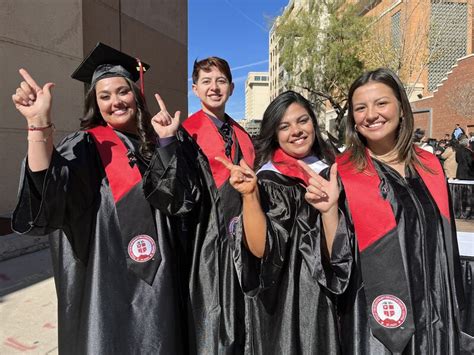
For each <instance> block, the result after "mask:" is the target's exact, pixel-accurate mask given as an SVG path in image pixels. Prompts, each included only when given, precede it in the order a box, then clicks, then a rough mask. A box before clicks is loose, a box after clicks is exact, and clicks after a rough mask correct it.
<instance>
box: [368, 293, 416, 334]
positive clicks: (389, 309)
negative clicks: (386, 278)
mask: <svg viewBox="0 0 474 355" xmlns="http://www.w3.org/2000/svg"><path fill="white" fill-rule="evenodd" d="M372 315H373V316H374V318H375V320H376V321H377V323H379V324H380V325H381V326H382V327H385V328H398V327H399V326H401V325H402V324H403V322H404V321H405V319H406V317H407V307H406V306H405V303H403V301H402V300H401V299H399V298H398V297H395V296H393V295H380V296H378V297H377V298H376V299H375V300H374V302H372Z"/></svg>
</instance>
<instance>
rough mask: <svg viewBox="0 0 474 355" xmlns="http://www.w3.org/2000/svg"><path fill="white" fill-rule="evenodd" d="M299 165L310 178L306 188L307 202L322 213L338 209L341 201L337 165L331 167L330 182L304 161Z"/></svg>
mask: <svg viewBox="0 0 474 355" xmlns="http://www.w3.org/2000/svg"><path fill="white" fill-rule="evenodd" d="M298 164H299V165H300V166H301V167H302V168H303V169H304V170H305V171H306V172H307V173H308V175H309V176H310V179H309V185H308V187H307V188H306V194H305V196H304V197H305V199H306V201H307V202H308V203H309V204H310V205H312V206H313V207H314V208H316V209H317V210H318V211H320V212H321V213H325V212H328V211H329V210H331V209H333V208H337V201H338V199H339V187H338V185H337V164H336V163H334V164H333V165H332V166H331V170H330V173H329V180H326V179H325V178H323V177H322V176H321V175H319V174H317V173H316V172H314V171H313V170H312V169H311V168H310V167H309V166H308V165H307V164H305V163H304V162H303V161H301V160H298Z"/></svg>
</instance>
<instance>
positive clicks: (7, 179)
mask: <svg viewBox="0 0 474 355" xmlns="http://www.w3.org/2000/svg"><path fill="white" fill-rule="evenodd" d="M0 33H1V36H0V62H1V63H2V68H3V73H4V75H3V76H2V85H1V87H0V112H1V116H2V123H1V125H0V162H1V165H2V169H1V171H0V180H1V182H2V183H1V184H0V195H1V196H2V199H1V200H0V216H7V215H9V214H10V213H11V211H12V209H13V208H14V207H15V204H16V199H17V196H16V195H17V190H18V181H19V176H20V165H21V161H22V159H23V157H24V156H25V154H26V148H27V144H26V132H25V128H26V122H25V120H24V118H23V117H22V116H21V115H20V114H19V113H18V112H17V111H16V109H15V108H14V106H13V104H12V102H11V95H12V94H13V93H14V90H15V89H16V88H17V87H18V85H19V83H20V81H21V80H22V79H21V77H20V75H19V74H18V69H19V68H22V67H23V68H26V69H27V70H28V71H29V72H30V73H31V75H32V76H33V77H34V78H35V79H36V80H37V82H38V83H39V84H41V85H42V84H44V83H46V82H50V81H51V82H54V83H55V84H56V86H55V88H54V89H53V108H52V119H53V121H54V124H55V126H56V133H55V142H58V141H59V140H60V138H61V137H63V136H64V135H66V134H67V133H69V132H72V131H74V130H76V129H78V128H79V118H80V117H81V115H82V110H83V98H84V93H85V87H84V85H83V84H82V83H80V82H78V81H76V80H73V79H71V77H70V75H71V73H72V72H73V71H74V69H75V68H76V67H77V66H78V65H79V64H80V63H81V62H82V59H83V57H84V56H85V55H86V54H87V53H89V51H90V50H91V49H92V48H93V47H94V46H95V45H96V43H97V42H99V41H100V42H103V43H105V44H108V45H110V46H112V47H115V48H117V49H120V50H122V51H124V52H126V53H129V54H131V55H134V56H137V57H139V58H140V59H142V60H143V61H144V62H146V63H148V64H150V65H151V68H150V70H149V71H147V73H146V75H145V91H146V93H147V94H146V96H147V102H148V104H149V106H150V107H149V108H150V111H151V112H156V111H157V110H158V106H157V105H156V103H155V99H154V97H153V93H154V92H156V91H158V92H159V93H160V95H161V96H162V97H163V98H164V100H166V103H167V106H168V108H169V109H170V111H173V112H174V111H175V110H178V109H179V110H181V111H183V110H184V111H185V110H186V107H187V2H186V1H185V0H176V1H168V2H162V1H160V2H156V1H153V0H141V1H140V3H139V5H137V2H136V1H135V0H61V1H59V0H36V1H29V0H2V5H1V10H0ZM164 52H166V53H167V55H166V56H163V55H161V53H164ZM183 113H184V114H183V117H186V116H187V115H186V112H183Z"/></svg>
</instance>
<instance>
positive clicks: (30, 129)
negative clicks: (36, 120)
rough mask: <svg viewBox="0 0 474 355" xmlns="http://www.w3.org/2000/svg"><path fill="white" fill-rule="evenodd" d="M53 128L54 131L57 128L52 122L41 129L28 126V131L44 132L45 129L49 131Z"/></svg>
mask: <svg viewBox="0 0 474 355" xmlns="http://www.w3.org/2000/svg"><path fill="white" fill-rule="evenodd" d="M51 127H53V129H54V128H55V127H54V123H52V122H50V123H48V124H47V125H46V126H41V127H37V126H35V125H30V126H28V131H44V130H45V129H48V128H51Z"/></svg>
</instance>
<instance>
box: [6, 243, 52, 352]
mask: <svg viewBox="0 0 474 355" xmlns="http://www.w3.org/2000/svg"><path fill="white" fill-rule="evenodd" d="M52 275H53V270H52V265H51V256H50V253H49V249H43V250H40V251H36V252H34V253H30V254H26V255H22V256H19V257H16V258H13V259H9V260H6V261H2V262H0V319H1V323H0V354H2V355H7V354H8V355H9V354H20V353H26V354H57V346H58V345H57V311H56V310H57V300H56V291H55V288H54V281H53V278H52Z"/></svg>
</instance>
